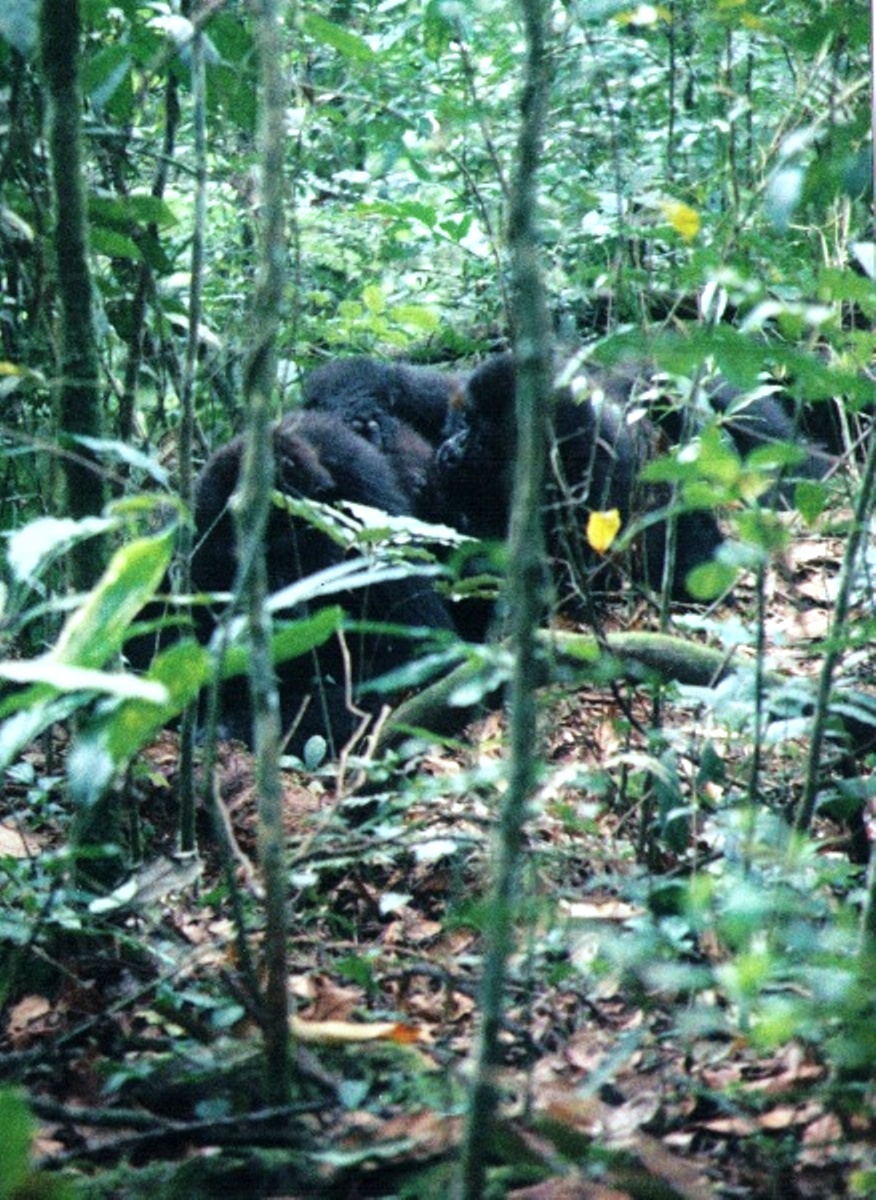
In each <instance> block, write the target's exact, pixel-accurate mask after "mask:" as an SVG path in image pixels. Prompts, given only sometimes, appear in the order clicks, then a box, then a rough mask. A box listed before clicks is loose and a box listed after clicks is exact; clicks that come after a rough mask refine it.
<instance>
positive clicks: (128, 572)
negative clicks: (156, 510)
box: [50, 530, 174, 668]
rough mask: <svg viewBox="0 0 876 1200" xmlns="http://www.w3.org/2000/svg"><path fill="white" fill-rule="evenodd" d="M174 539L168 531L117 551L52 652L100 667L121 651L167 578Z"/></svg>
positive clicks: (56, 656) (63, 658) (71, 661)
mask: <svg viewBox="0 0 876 1200" xmlns="http://www.w3.org/2000/svg"><path fill="white" fill-rule="evenodd" d="M173 541H174V535H173V531H172V530H168V531H166V532H165V533H161V534H157V535H156V536H155V537H147V538H139V539H138V540H137V541H134V542H131V543H130V544H129V545H127V546H123V547H121V549H119V550H117V551H116V553H115V554H114V555H113V557H112V559H111V561H110V564H109V566H108V567H107V569H106V571H105V572H104V575H103V577H102V578H101V579H100V580H98V582H97V584H96V585H95V587H94V588H93V589H92V590H91V592H89V594H88V596H87V597H86V599H85V602H84V603H83V605H82V606H81V608H79V609H77V610H76V612H74V613H73V614H72V615H71V616H70V617H69V618H68V620H67V622H66V624H65V625H64V628H63V629H62V630H61V635H60V637H59V638H58V641H57V643H56V645H55V646H54V648H53V649H52V651H51V652H50V654H51V657H52V658H54V659H55V660H56V661H58V662H62V663H69V664H71V665H76V666H80V667H97V668H99V667H102V666H103V665H104V663H106V662H107V661H108V660H109V659H110V658H111V657H112V656H113V655H114V654H117V653H118V652H119V650H121V648H122V644H123V642H124V640H125V637H126V635H127V632H128V628H129V626H130V624H131V622H132V621H133V620H134V618H135V617H136V616H137V614H138V613H139V612H140V610H141V609H142V608H143V606H144V604H146V602H147V601H149V600H151V599H152V597H153V596H154V594H155V592H156V591H157V589H158V587H159V585H160V583H161V581H162V579H163V578H164V573H165V571H166V570H167V568H168V566H169V564H170V558H171V554H172V553H173Z"/></svg>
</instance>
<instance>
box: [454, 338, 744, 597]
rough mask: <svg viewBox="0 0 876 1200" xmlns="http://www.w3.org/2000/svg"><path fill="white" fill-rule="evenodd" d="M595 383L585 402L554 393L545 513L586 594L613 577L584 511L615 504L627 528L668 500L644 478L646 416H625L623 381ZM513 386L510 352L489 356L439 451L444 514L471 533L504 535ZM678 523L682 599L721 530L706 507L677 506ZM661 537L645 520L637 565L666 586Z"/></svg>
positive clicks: (641, 575)
mask: <svg viewBox="0 0 876 1200" xmlns="http://www.w3.org/2000/svg"><path fill="white" fill-rule="evenodd" d="M590 383H591V390H590V394H589V395H587V396H586V397H584V398H583V399H582V400H580V401H577V400H575V399H573V398H572V396H571V394H570V393H569V392H568V391H561V392H560V393H559V394H558V396H557V397H556V401H555V404H554V406H553V409H552V417H551V421H552V431H551V438H552V448H551V469H550V474H549V482H548V487H547V497H546V504H547V509H546V513H545V517H546V526H547V536H548V544H549V548H550V552H551V555H552V557H553V559H554V560H555V562H556V563H557V564H562V567H561V568H560V569H561V571H564V572H565V573H572V574H573V575H574V576H575V579H576V584H577V586H578V588H579V589H580V590H584V591H587V590H588V589H589V587H591V586H593V585H594V584H596V583H597V582H598V583H599V584H601V586H603V587H604V586H606V582H611V577H610V576H608V577H607V576H606V570H605V563H604V560H601V559H600V557H599V556H598V555H596V554H595V552H594V551H592V550H591V549H590V548H589V546H588V545H587V544H586V539H585V537H584V529H585V527H586V523H587V514H588V512H592V511H604V510H607V509H617V510H618V512H619V514H620V517H621V522H622V526H626V525H628V524H629V523H630V522H631V521H632V520H633V519H634V518H635V517H638V516H641V515H642V514H643V513H646V512H648V511H650V510H653V509H657V508H660V507H662V506H663V505H664V504H665V503H666V502H667V501H668V499H669V496H668V494H667V493H666V492H665V491H664V490H662V489H656V488H652V487H648V488H646V487H644V486H642V485H640V484H639V483H638V474H639V471H640V469H641V467H642V466H643V465H644V463H645V462H646V461H647V459H648V457H649V456H650V455H651V454H652V452H653V444H654V429H653V426H651V424H650V422H648V421H647V420H644V419H641V418H640V419H639V420H637V421H635V422H632V423H629V422H628V421H627V419H626V413H625V411H624V406H623V398H624V397H625V395H626V393H627V384H626V382H625V381H624V380H623V379H620V378H618V377H616V376H613V375H611V374H608V373H602V372H600V371H598V370H597V371H596V372H594V373H593V375H592V377H591V379H590ZM515 392H516V377H515V368H514V360H513V358H512V356H511V355H510V354H504V355H500V356H498V357H495V358H492V359H489V360H487V361H486V362H485V363H483V364H482V365H481V366H480V367H479V368H478V369H477V370H476V371H475V372H474V374H473V375H472V376H471V378H470V379H469V380H468V383H467V385H466V387H465V390H464V393H463V396H462V402H461V404H460V405H458V406H457V407H456V409H455V410H454V412H453V413H452V415H451V417H450V421H449V424H448V436H447V438H446V440H445V441H444V443H443V444H442V445H441V446H440V448H439V450H438V452H437V455H436V475H437V477H438V479H439V481H440V485H441V488H442V492H443V495H444V496H445V498H446V502H447V503H448V505H449V511H448V513H447V519H448V520H449V521H450V522H451V523H457V524H458V525H459V527H460V528H461V529H462V530H463V531H464V532H467V533H471V534H472V535H473V536H475V537H480V538H503V537H505V535H506V533H507V529H508V520H509V516H510V508H511V488H512V477H513V463H514V455H515V453H516V441H517V437H516V411H515ZM677 520H678V523H679V536H678V538H677V543H676V559H675V573H674V578H673V592H674V593H675V594H677V595H680V596H683V595H684V594H685V591H684V580H685V577H686V576H687V574H688V572H689V571H690V570H691V569H692V568H693V567H694V566H696V565H697V564H699V563H701V562H705V561H708V560H709V559H710V558H711V556H712V554H713V552H714V550H715V549H716V548H717V547H718V546H719V545H720V543H721V535H720V532H719V530H718V527H717V524H716V523H715V521H714V519H713V517H712V516H711V514H709V513H701V512H694V513H681V514H680V515H679V516H678V518H677ZM665 539H666V524H665V521H663V520H661V519H656V520H653V521H652V522H650V523H646V526H645V528H644V530H643V533H642V537H641V539H640V542H641V545H640V547H639V552H638V554H635V555H634V562H633V569H634V574H635V576H636V578H638V579H639V580H640V581H643V582H649V583H650V584H651V585H652V586H656V587H659V586H660V583H661V581H662V577H663V564H664V560H665ZM582 573H583V574H582Z"/></svg>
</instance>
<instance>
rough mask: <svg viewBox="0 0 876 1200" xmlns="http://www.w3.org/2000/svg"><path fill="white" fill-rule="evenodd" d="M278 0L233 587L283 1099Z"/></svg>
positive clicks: (273, 16)
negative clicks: (274, 529) (275, 514)
mask: <svg viewBox="0 0 876 1200" xmlns="http://www.w3.org/2000/svg"><path fill="white" fill-rule="evenodd" d="M284 8H285V5H284V4H283V3H282V0H254V10H255V12H256V16H257V28H256V39H257V46H258V53H259V73H260V90H261V104H262V130H261V145H260V153H261V167H262V179H261V201H262V204H261V218H262V220H261V246H260V270H259V276H258V279H257V282H256V291H255V298H254V302H253V314H252V329H251V334H250V338H251V343H250V351H249V356H248V360H247V364H246V374H245V379H244V388H245V400H246V408H247V425H246V431H245V433H246V452H245V455H244V461H243V471H242V480H241V491H240V505H239V508H238V512H237V517H238V546H239V553H240V586H241V598H242V601H243V607H244V610H245V611H246V614H247V618H248V621H247V623H248V628H249V649H250V674H249V678H250V694H251V696H252V708H253V740H254V746H255V755H256V783H257V787H258V798H259V849H260V859H261V866H262V872H263V877H264V886H265V906H266V928H265V960H266V962H265V966H266V975H267V984H266V993H265V1004H264V1017H263V1032H264V1038H265V1057H266V1064H267V1086H268V1093H269V1097H270V1099H271V1101H272V1102H273V1103H283V1102H284V1100H285V1098H286V1096H287V1095H288V1091H289V1068H290V1062H291V1056H290V1045H289V1043H290V1035H289V1023H288V996H287V971H286V895H287V883H286V870H285V861H284V860H285V853H284V844H283V825H282V789H281V785H280V771H279V757H280V714H279V704H278V699H277V687H276V681H275V679H274V670H273V663H272V661H271V620H270V615H269V614H268V612H267V610H266V608H265V595H266V592H267V571H266V566H265V553H264V535H265V529H266V526H267V521H268V515H269V512H270V505H271V489H272V487H273V478H274V459H273V451H272V440H271V414H270V400H271V395H272V393H273V391H274V385H275V380H276V356H275V341H276V332H277V326H278V323H279V314H280V307H281V304H282V300H283V280H284V260H285V239H284V219H283V209H284V202H285V192H284V178H283V159H284V147H285V95H284V88H283V74H282V70H281V67H280V63H279V58H278V42H277V30H278V29H279V27H280V24H281V22H280V16H281V13H282V11H283V10H284Z"/></svg>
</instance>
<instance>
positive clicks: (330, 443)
mask: <svg viewBox="0 0 876 1200" xmlns="http://www.w3.org/2000/svg"><path fill="white" fill-rule="evenodd" d="M243 450H244V442H243V439H242V438H239V437H238V438H235V439H234V440H233V441H231V442H229V443H228V444H227V445H226V446H223V447H222V448H221V449H220V450H218V451H217V452H216V453H215V454H214V455H213V456H212V457H211V458H210V459H209V460H208V461H207V463H206V464H205V466H204V468H203V470H202V472H201V474H200V476H199V478H198V481H197V484H196V490H195V529H196V537H195V549H194V552H193V556H192V582H193V586H194V587H195V589H196V590H199V591H204V592H229V591H231V590H233V587H234V584H235V578H236V574H237V557H236V553H235V525H234V519H233V514H232V513H231V511H230V508H229V501H230V500H231V497H232V495H233V494H234V492H235V490H236V488H237V485H238V481H239V478H240V472H241V464H242V458H243ZM273 452H274V465H275V487H276V488H277V490H279V491H280V492H282V493H284V494H285V495H287V496H291V497H295V498H304V499H308V500H318V501H322V502H325V503H327V504H336V503H338V502H340V501H353V502H356V503H360V504H367V505H370V506H372V507H374V508H379V509H382V510H383V511H385V512H386V513H388V514H390V515H396V516H399V515H406V514H410V511H411V508H410V500H409V497H408V496H407V495H406V494H405V492H404V490H403V488H401V487H400V486H399V483H398V481H397V479H396V477H395V475H394V472H393V470H392V468H391V466H390V465H389V462H388V460H387V458H386V456H385V455H384V454H383V453H382V452H381V451H380V450H379V449H378V448H377V447H376V446H374V445H372V444H371V443H370V442H368V441H366V440H365V439H364V438H362V437H360V436H359V435H358V434H357V433H355V432H354V431H353V430H352V429H350V428H348V427H347V426H346V425H345V424H344V422H343V421H342V420H341V419H340V418H339V417H338V416H337V415H333V414H332V413H325V412H323V413H321V412H306V411H305V412H296V413H292V414H290V415H289V416H287V417H285V418H284V419H282V420H281V421H280V422H279V423H278V424H277V425H276V426H275V428H274V431H273ZM344 557H345V553H344V549H343V548H342V547H340V546H338V545H337V544H336V543H335V541H334V540H333V539H332V538H331V537H329V536H328V534H327V533H325V532H324V531H323V530H322V529H319V528H317V527H316V526H315V525H314V524H311V523H310V522H309V521H307V520H305V519H304V518H303V517H299V516H293V515H291V514H290V513H289V512H288V511H286V510H285V509H284V508H282V507H280V506H274V507H273V508H272V510H271V513H270V516H269V520H268V527H267V532H266V563H267V572H268V586H269V589H270V591H271V592H274V591H277V590H279V589H280V588H283V587H285V586H287V585H289V584H292V583H295V582H296V581H298V580H301V579H304V578H305V577H307V576H309V575H312V574H314V573H315V572H317V571H319V570H321V569H323V568H326V567H330V566H332V565H334V564H336V563H339V562H341V561H342V560H343V558H344ZM323 603H327V604H340V605H342V606H343V608H344V610H345V612H346V613H347V615H348V616H349V617H351V618H352V619H354V620H356V621H371V622H381V623H383V624H385V625H387V626H393V627H396V626H407V627H412V628H413V629H416V630H419V631H423V630H428V631H433V632H437V631H450V630H452V628H453V624H452V621H451V619H450V617H449V615H448V612H447V609H446V608H445V606H444V604H443V602H442V601H441V600H440V598H439V597H438V595H437V594H436V593H435V591H434V590H433V588H432V586H431V584H430V583H429V582H428V580H426V579H424V578H422V577H416V576H409V577H403V578H400V579H394V580H392V581H389V582H381V583H376V584H373V585H370V586H369V587H367V588H361V589H350V590H349V591H346V592H343V593H339V594H332V595H328V596H326V599H325V601H324V602H323ZM315 607H321V604H320V602H318V601H314V602H312V604H311V605H310V608H311V609H313V608H315ZM300 615H303V613H302V611H301V610H300V609H297V608H296V610H295V611H294V612H286V613H282V614H280V616H281V617H295V616H300ZM215 625H216V619H215V617H214V615H213V614H212V613H211V612H205V613H204V614H203V615H202V616H201V618H200V619H199V636H201V638H202V639H204V640H206V638H207V637H209V636H210V634H211V633H212V632H213V629H214V628H215ZM346 647H347V654H345V653H344V650H343V648H342V646H341V644H340V642H339V640H338V639H337V638H336V637H333V638H331V639H330V640H329V641H328V642H326V643H324V644H323V645H322V646H320V647H318V648H317V649H316V650H315V651H313V652H311V654H310V655H308V656H307V657H305V658H296V659H292V660H290V661H288V662H285V663H282V664H280V665H279V666H278V667H277V676H278V684H279V692H280V702H281V716H282V719H283V724H284V728H288V727H289V726H290V725H291V724H292V723H293V722H294V721H295V720H296V718H298V717H299V716H300V714H301V710H302V708H303V710H304V711H303V716H302V717H301V719H300V722H299V724H298V727H297V730H296V735H295V739H294V742H293V745H294V746H295V747H296V748H297V747H300V746H302V745H303V744H304V742H306V740H307V738H308V737H309V736H310V735H311V734H313V733H320V734H323V735H324V736H325V737H326V738H327V740H328V742H329V744H330V746H331V747H332V749H333V751H336V750H337V749H339V748H340V747H341V746H343V745H344V743H345V741H346V740H347V739H348V738H349V736H350V735H351V733H352V732H353V730H354V729H355V727H356V725H357V723H358V721H357V717H356V715H355V714H354V713H352V712H351V711H350V706H349V704H348V702H347V696H348V692H349V687H348V685H350V687H351V688H352V695H353V697H354V700H355V702H356V704H357V705H358V706H359V707H360V708H365V709H366V710H369V711H373V710H374V709H376V708H377V707H379V704H380V703H382V702H383V698H382V697H377V698H376V699H375V698H374V697H370V696H369V697H363V696H360V695H359V691H358V689H359V688H360V687H361V686H362V685H363V684H365V683H367V682H368V681H369V680H373V679H374V678H375V677H376V676H378V675H381V674H383V673H385V672H387V671H389V670H391V669H393V668H394V667H398V666H401V665H403V664H404V663H407V662H409V661H410V660H411V658H413V657H414V656H415V654H416V647H417V641H416V639H412V638H411V637H406V636H404V635H403V634H402V633H401V632H399V631H398V630H397V629H395V628H387V629H385V630H382V631H381V630H374V631H371V632H360V631H355V630H354V631H350V632H349V633H348V634H347V635H346ZM348 677H349V678H348ZM221 705H222V720H223V731H224V732H225V733H227V734H229V735H231V736H236V737H241V738H243V740H246V741H249V740H250V738H251V729H250V721H251V715H250V712H249V703H248V688H247V683H246V680H245V679H232V680H229V681H228V682H227V683H226V684H225V685H224V686H223V694H222V698H221Z"/></svg>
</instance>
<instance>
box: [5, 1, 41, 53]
mask: <svg viewBox="0 0 876 1200" xmlns="http://www.w3.org/2000/svg"><path fill="white" fill-rule="evenodd" d="M38 10H39V0H15V3H14V4H4V5H3V6H2V7H0V38H3V40H4V41H6V42H8V43H9V45H10V46H12V47H14V48H15V49H16V50H17V51H18V53H19V54H20V55H22V57H24V58H28V57H29V56H30V55H31V54H33V52H34V51H35V50H36V41H37V15H38Z"/></svg>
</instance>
